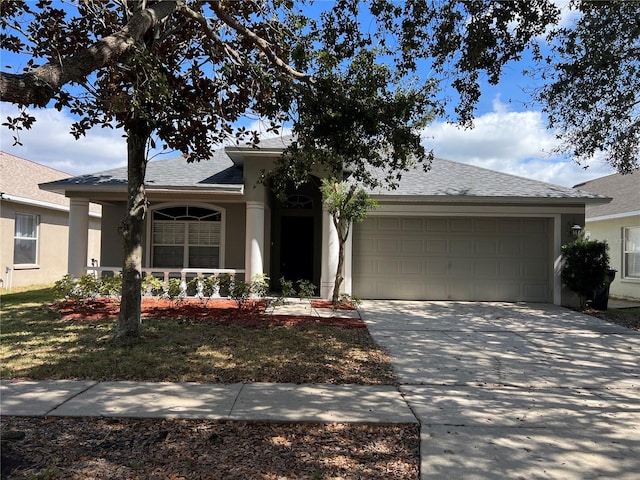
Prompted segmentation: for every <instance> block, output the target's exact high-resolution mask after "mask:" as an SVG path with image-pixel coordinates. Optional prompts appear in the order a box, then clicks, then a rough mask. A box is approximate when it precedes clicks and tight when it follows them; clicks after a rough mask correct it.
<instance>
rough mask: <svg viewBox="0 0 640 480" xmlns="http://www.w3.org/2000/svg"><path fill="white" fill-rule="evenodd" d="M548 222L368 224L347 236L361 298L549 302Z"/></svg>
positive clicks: (380, 220)
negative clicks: (350, 240) (351, 238)
mask: <svg viewBox="0 0 640 480" xmlns="http://www.w3.org/2000/svg"><path fill="white" fill-rule="evenodd" d="M550 223H551V222H550V220H549V219H537V218H490V217H485V218H471V217H469V218H464V217H370V218H368V219H366V220H365V221H364V222H363V223H361V224H357V225H356V226H355V228H354V240H353V242H354V243H353V265H352V272H353V287H354V294H355V295H357V296H360V297H362V298H406V299H426V300H446V299H452V300H503V301H550V297H551V281H550V275H551V272H552V269H551V255H550V245H551V243H550V242H549V237H548V235H549V234H550V230H551V229H550Z"/></svg>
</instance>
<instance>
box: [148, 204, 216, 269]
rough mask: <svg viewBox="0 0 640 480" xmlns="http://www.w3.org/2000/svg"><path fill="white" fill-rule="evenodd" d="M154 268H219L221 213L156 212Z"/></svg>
mask: <svg viewBox="0 0 640 480" xmlns="http://www.w3.org/2000/svg"><path fill="white" fill-rule="evenodd" d="M152 218H153V222H152V233H151V237H152V239H151V251H152V253H151V258H152V266H153V267H164V268H219V266H220V237H221V224H222V222H221V220H222V214H221V213H220V212H219V211H217V210H214V209H210V208H204V207H194V206H174V207H167V208H161V209H158V210H154V211H153V217H152Z"/></svg>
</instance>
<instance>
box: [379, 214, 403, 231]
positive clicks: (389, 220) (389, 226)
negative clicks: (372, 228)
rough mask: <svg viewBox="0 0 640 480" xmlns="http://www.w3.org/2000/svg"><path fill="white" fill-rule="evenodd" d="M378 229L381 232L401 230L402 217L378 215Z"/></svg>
mask: <svg viewBox="0 0 640 480" xmlns="http://www.w3.org/2000/svg"><path fill="white" fill-rule="evenodd" d="M377 220H378V230H379V231H381V232H385V231H386V232H397V231H399V230H400V221H401V219H400V218H395V217H378V218H377Z"/></svg>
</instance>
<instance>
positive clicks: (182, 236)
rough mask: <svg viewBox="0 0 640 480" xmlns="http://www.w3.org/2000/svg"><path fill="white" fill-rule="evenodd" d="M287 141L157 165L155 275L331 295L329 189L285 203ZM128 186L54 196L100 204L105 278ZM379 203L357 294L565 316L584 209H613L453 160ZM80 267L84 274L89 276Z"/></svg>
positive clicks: (151, 191) (115, 177)
mask: <svg viewBox="0 0 640 480" xmlns="http://www.w3.org/2000/svg"><path fill="white" fill-rule="evenodd" d="M287 141H289V140H288V139H287V138H276V139H270V140H266V141H263V142H262V143H261V148H259V149H256V148H251V147H246V148H245V147H227V148H225V149H224V150H221V151H218V152H216V153H214V154H213V156H212V157H211V159H210V160H209V161H207V162H200V163H193V164H188V163H187V161H186V160H185V159H183V158H174V159H170V160H164V161H155V162H150V163H149V165H148V167H147V176H146V179H147V180H146V192H147V195H148V200H149V206H150V209H149V212H148V215H147V219H146V235H145V238H144V246H145V250H144V256H143V264H144V266H145V267H153V268H156V269H159V270H161V269H162V268H163V267H165V268H167V269H168V268H180V267H189V268H235V269H243V270H245V278H247V279H251V278H253V277H254V276H255V275H257V274H262V273H266V274H267V275H269V276H270V277H271V278H272V279H279V278H281V277H285V278H287V279H291V280H296V279H309V280H311V281H313V282H314V283H315V284H316V285H318V286H319V287H320V294H321V296H323V297H329V295H330V293H331V288H332V286H333V279H334V275H335V267H336V263H337V235H336V234H335V230H334V229H333V226H332V222H331V219H330V217H329V215H328V213H327V212H326V210H323V207H322V199H321V196H320V191H319V188H318V186H319V183H320V182H319V180H318V178H317V177H312V178H311V179H310V181H309V182H308V183H307V184H306V185H305V186H304V187H302V188H300V189H298V190H291V191H289V192H286V199H285V200H284V201H282V200H280V199H278V198H277V197H276V196H275V195H273V193H272V192H270V190H269V189H268V188H267V187H265V186H264V185H263V184H261V183H260V181H259V179H260V177H261V174H262V173H263V171H265V170H267V171H268V170H269V169H270V168H272V165H273V162H274V161H275V159H276V158H278V157H279V155H280V153H281V152H282V150H283V148H285V146H286V143H287ZM126 178H127V172H126V169H124V168H120V169H115V170H110V171H106V172H100V173H96V174H93V175H84V176H80V177H74V178H70V179H66V180H59V181H56V182H51V183H48V184H45V185H42V188H44V189H46V190H49V191H54V192H59V193H64V194H66V195H67V196H68V197H71V198H72V199H73V200H74V201H77V202H85V203H86V202H89V200H91V201H93V202H97V203H100V204H102V206H103V211H102V212H103V217H102V245H103V249H102V256H101V264H102V265H103V266H119V265H121V263H122V248H121V246H120V245H121V242H120V241H119V239H118V233H117V225H118V222H119V221H120V219H121V218H122V216H123V213H124V211H125V205H126V187H127V185H126ZM371 193H372V194H373V196H374V198H376V199H377V200H378V202H379V204H380V206H381V208H379V209H376V210H374V211H372V212H371V214H370V216H369V217H368V218H367V219H366V220H365V221H364V222H363V223H361V224H356V225H355V226H354V228H353V234H352V236H351V239H350V241H349V243H348V245H347V251H346V255H347V258H346V260H347V261H346V266H345V271H344V277H345V282H344V285H345V290H346V291H347V292H349V293H352V294H353V295H356V296H358V297H361V298H387V299H393V298H398V299H432V300H449V299H451V300H495V301H510V302H515V301H532V302H553V303H556V304H561V303H570V302H572V301H573V296H572V295H571V294H569V292H566V291H563V288H562V285H561V280H560V249H561V245H562V244H563V243H567V242H568V241H570V240H571V239H572V236H571V235H572V233H571V226H573V225H575V224H577V223H579V224H581V225H584V223H583V222H584V212H585V205H587V204H589V205H590V204H596V203H603V202H606V201H608V200H609V199H607V198H604V197H602V196H600V195H596V194H592V193H585V192H581V191H577V190H574V189H571V188H564V187H559V186H555V185H550V184H546V183H541V182H538V181H534V180H529V179H525V178H519V177H514V176H511V175H506V174H502V173H498V172H494V171H490V170H486V169H482V168H477V167H473V166H470V165H464V164H460V163H455V162H451V161H446V160H441V159H435V160H434V161H433V164H432V167H431V169H430V170H429V171H428V172H426V173H425V172H423V171H422V170H416V171H412V172H409V173H405V174H403V178H402V182H401V183H400V186H399V188H398V189H397V190H393V191H386V190H380V191H375V192H371ZM72 214H73V212H72ZM78 235H80V236H83V235H84V234H81V233H78ZM82 261H83V258H79V260H78V263H77V264H76V265H77V270H76V271H74V272H73V273H82V271H83V265H81V264H82ZM275 283H277V282H275Z"/></svg>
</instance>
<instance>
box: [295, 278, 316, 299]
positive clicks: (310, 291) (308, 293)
mask: <svg viewBox="0 0 640 480" xmlns="http://www.w3.org/2000/svg"><path fill="white" fill-rule="evenodd" d="M315 292H316V286H315V285H314V284H313V283H312V282H310V281H309V280H298V296H299V297H300V300H304V299H305V298H311V297H313V295H314V294H315Z"/></svg>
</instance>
